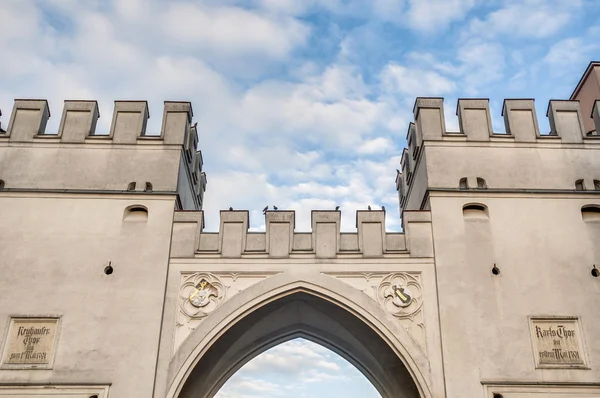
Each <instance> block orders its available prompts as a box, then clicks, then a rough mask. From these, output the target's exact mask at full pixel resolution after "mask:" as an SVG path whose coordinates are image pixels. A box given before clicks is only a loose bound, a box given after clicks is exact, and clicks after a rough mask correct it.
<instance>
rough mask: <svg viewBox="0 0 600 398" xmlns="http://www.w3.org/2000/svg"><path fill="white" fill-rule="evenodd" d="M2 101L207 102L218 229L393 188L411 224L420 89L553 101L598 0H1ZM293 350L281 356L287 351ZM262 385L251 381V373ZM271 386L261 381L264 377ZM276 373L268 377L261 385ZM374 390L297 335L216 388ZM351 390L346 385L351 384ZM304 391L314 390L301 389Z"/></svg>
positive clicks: (345, 217) (349, 210)
mask: <svg viewBox="0 0 600 398" xmlns="http://www.w3.org/2000/svg"><path fill="white" fill-rule="evenodd" d="M0 21H2V33H1V34H0V57H1V61H0V109H2V110H3V111H4V115H5V116H4V117H3V118H2V119H0V121H1V122H2V124H3V125H4V126H6V125H7V124H8V115H10V110H11V108H12V103H13V99H14V98H46V99H48V100H49V103H50V108H51V112H52V117H51V119H50V122H49V125H48V131H49V132H55V131H56V130H57V129H58V124H59V121H60V120H59V119H60V115H61V111H62V102H63V101H64V100H65V99H96V100H98V101H99V105H100V113H101V118H100V120H99V124H98V130H99V131H107V130H108V129H109V124H110V121H111V116H112V106H113V101H114V100H117V99H141V100H148V101H149V106H150V115H151V118H150V120H149V124H148V130H149V132H153V133H157V132H158V131H159V129H160V123H161V115H162V102H163V101H164V100H186V101H191V102H192V103H193V109H194V115H195V118H194V120H195V121H196V122H198V126H199V131H200V149H202V151H203V155H204V160H205V171H206V172H207V175H208V186H207V192H206V196H205V210H206V213H205V218H206V223H207V229H209V230H213V231H214V230H216V229H217V228H218V224H219V219H218V217H219V216H218V210H219V209H225V208H228V207H229V206H233V207H234V208H236V209H248V210H250V211H251V213H250V220H251V225H252V228H253V229H261V228H264V218H263V216H262V214H261V209H262V208H263V207H264V206H265V205H267V204H268V205H271V206H272V205H277V206H278V207H279V208H280V209H294V210H296V227H297V229H298V230H304V231H306V230H308V229H309V228H310V210H311V209H333V208H334V207H335V206H336V205H340V206H341V208H342V228H343V229H344V230H352V229H353V228H354V217H355V216H354V211H355V210H356V209H364V208H366V207H367V205H372V206H373V207H375V208H377V207H378V206H381V205H385V206H386V208H387V209H388V212H387V220H386V223H387V227H388V229H389V230H399V229H400V223H399V216H398V201H397V194H396V192H395V186H394V179H395V174H396V168H399V158H400V154H401V152H402V148H403V147H404V146H405V145H406V143H405V135H406V130H407V127H408V123H409V122H410V121H411V120H412V107H413V104H414V100H415V97H417V96H442V97H445V105H446V125H447V128H448V129H449V130H454V131H456V130H457V129H458V122H457V119H456V116H455V107H456V99H457V98H460V97H483V98H489V99H490V107H491V113H492V120H493V124H494V129H495V130H496V131H498V132H500V131H503V130H504V126H503V124H502V119H501V116H500V112H501V106H502V100H503V99H504V98H518V97H525V98H535V99H536V106H537V112H538V117H539V120H540V123H539V124H540V129H541V130H542V131H548V129H549V127H548V121H547V119H546V118H545V113H546V106H547V103H548V100H549V99H551V98H560V99H562V98H568V97H569V95H570V94H571V92H572V89H573V88H574V86H575V85H576V83H577V81H578V79H579V77H580V75H581V74H582V73H583V71H584V69H585V67H586V66H587V64H588V62H589V61H590V60H593V59H594V60H599V59H600V42H599V41H598V37H600V1H598V0H568V1H565V0H522V1H511V0H368V1H367V0H364V1H363V0H247V1H236V0H198V1H191V0H189V1H183V0H173V1H160V0H146V1H142V0H127V1H124V0H113V1H107V0H86V1H81V0H39V1H33V0H0ZM282 364H283V365H285V366H282ZM253 388H254V389H253ZM257 388H258V390H257ZM261 388H262V390H261ZM317 390H319V391H322V392H325V394H324V395H321V396H339V395H341V396H344V397H346V398H355V397H356V398H357V397H360V398H365V397H366V398H368V397H370V396H376V395H375V394H374V392H373V390H372V387H370V386H369V384H368V382H367V381H366V379H364V378H363V377H362V376H361V375H360V374H358V373H357V371H356V369H354V368H353V367H352V366H351V365H349V364H348V363H347V362H345V361H344V360H342V359H341V358H339V357H337V356H336V355H335V354H333V353H331V352H329V351H327V350H325V349H323V348H321V347H319V346H315V345H314V344H312V343H309V342H306V341H302V340H296V341H292V342H289V343H286V344H283V345H280V346H278V347H275V348H273V349H272V350H271V351H269V352H268V353H265V354H263V355H261V356H259V357H257V358H256V359H255V360H253V361H252V362H250V363H249V364H248V365H247V366H246V367H244V368H243V370H241V371H240V372H239V373H237V374H236V375H235V376H234V377H233V378H232V379H231V380H230V382H229V383H228V384H227V385H226V387H225V388H224V390H223V391H222V392H221V395H220V398H232V397H234V398H244V397H261V398H268V397H279V396H287V397H302V396H307V397H318V396H319V395H317V394H316V392H315V391H317ZM340 392H343V394H341V393H340ZM302 394H304V395H302Z"/></svg>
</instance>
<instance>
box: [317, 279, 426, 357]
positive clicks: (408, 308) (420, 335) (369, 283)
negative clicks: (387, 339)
mask: <svg viewBox="0 0 600 398" xmlns="http://www.w3.org/2000/svg"><path fill="white" fill-rule="evenodd" d="M326 275H330V276H332V277H334V278H337V279H339V280H341V281H343V282H345V283H347V284H349V285H350V286H352V287H353V288H355V289H357V290H359V291H360V292H362V293H364V294H366V295H367V296H369V297H370V298H371V299H372V300H374V301H375V302H377V303H378V304H379V305H380V306H381V307H383V308H384V309H385V310H386V311H387V312H389V313H390V314H392V315H393V316H394V317H395V318H396V319H397V321H398V323H399V324H400V325H401V326H402V327H403V328H404V330H406V331H407V332H408V333H409V334H410V335H411V336H412V338H413V339H414V340H415V342H416V343H417V344H418V345H419V346H420V347H421V349H422V350H423V352H424V353H427V338H426V333H425V316H424V313H423V297H422V296H423V288H422V284H421V273H420V272H394V273H391V274H389V273H382V272H336V273H333V272H332V273H327V274H326Z"/></svg>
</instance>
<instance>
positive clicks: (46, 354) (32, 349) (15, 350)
mask: <svg viewBox="0 0 600 398" xmlns="http://www.w3.org/2000/svg"><path fill="white" fill-rule="evenodd" d="M57 327H58V318H12V319H11V322H10V331H9V336H8V341H7V344H6V351H5V354H4V361H3V364H5V365H50V364H51V363H52V356H53V354H54V342H55V338H56V329H57Z"/></svg>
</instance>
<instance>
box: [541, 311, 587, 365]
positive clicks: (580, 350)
mask: <svg viewBox="0 0 600 398" xmlns="http://www.w3.org/2000/svg"><path fill="white" fill-rule="evenodd" d="M531 338H532V341H533V351H534V355H535V364H536V367H538V368H556V367H568V368H569V367H576V368H577V367H583V368H585V367H586V359H585V351H584V347H583V339H582V337H581V329H580V328H579V321H578V319H577V318H551V317H548V318H531Z"/></svg>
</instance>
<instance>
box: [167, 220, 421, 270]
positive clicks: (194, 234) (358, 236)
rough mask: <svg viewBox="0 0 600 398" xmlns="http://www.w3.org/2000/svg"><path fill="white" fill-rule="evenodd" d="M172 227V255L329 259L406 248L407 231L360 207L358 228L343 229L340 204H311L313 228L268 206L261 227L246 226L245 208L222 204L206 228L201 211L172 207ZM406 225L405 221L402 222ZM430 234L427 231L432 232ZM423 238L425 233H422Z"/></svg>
mask: <svg viewBox="0 0 600 398" xmlns="http://www.w3.org/2000/svg"><path fill="white" fill-rule="evenodd" d="M425 213H428V212H425ZM175 214H176V217H175V223H174V228H173V235H172V236H173V242H172V244H173V247H174V248H175V249H174V252H173V254H172V257H174V258H179V257H191V256H192V252H193V253H203V254H214V255H215V256H218V257H221V258H241V257H244V256H246V255H266V256H268V257H270V258H288V257H290V256H292V255H310V256H314V257H315V258H321V259H333V258H337V257H338V256H340V255H351V256H356V255H359V256H362V257H382V256H384V255H387V254H409V255H411V256H412V253H410V251H408V250H407V248H408V243H407V242H408V240H407V236H406V234H405V233H402V232H386V231H385V211H383V210H358V211H357V212H356V221H357V231H356V232H341V231H340V224H341V212H340V211H339V210H313V211H312V212H311V221H312V230H311V231H309V232H296V231H294V222H295V211H289V210H269V211H267V212H266V214H265V225H266V230H265V231H264V232H254V231H252V232H251V231H248V228H249V225H250V224H249V211H248V210H222V211H221V212H220V217H221V221H220V228H219V231H218V232H205V231H203V229H204V213H203V212H202V211H176V212H175ZM429 219H430V218H427V217H424V216H420V218H419V217H417V216H414V217H412V218H410V217H409V220H408V221H407V222H421V223H427V222H429V221H427V220H429ZM405 229H406V227H405ZM412 229H413V230H414V231H417V233H418V235H417V236H416V237H415V245H416V246H415V247H416V248H417V250H418V253H419V254H418V255H417V257H426V254H424V253H425V251H424V249H423V248H422V245H423V243H421V242H422V241H423V240H424V239H425V236H424V233H425V232H426V231H427V227H422V228H421V229H419V228H418V227H414V226H413V227H412ZM430 239H431V237H430ZM425 240H426V239H425Z"/></svg>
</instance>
